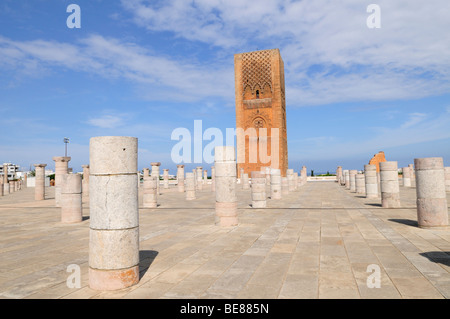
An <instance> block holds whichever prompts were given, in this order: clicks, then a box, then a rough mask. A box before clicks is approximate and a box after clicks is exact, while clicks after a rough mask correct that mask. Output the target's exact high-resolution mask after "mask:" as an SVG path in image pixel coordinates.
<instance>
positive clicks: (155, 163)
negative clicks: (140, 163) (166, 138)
mask: <svg viewBox="0 0 450 319" xmlns="http://www.w3.org/2000/svg"><path fill="white" fill-rule="evenodd" d="M150 165H151V166H161V162H153V163H150Z"/></svg>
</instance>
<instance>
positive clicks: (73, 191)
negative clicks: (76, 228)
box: [61, 174, 89, 223]
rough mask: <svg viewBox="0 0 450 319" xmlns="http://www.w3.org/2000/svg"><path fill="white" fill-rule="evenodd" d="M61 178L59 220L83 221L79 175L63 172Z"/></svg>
mask: <svg viewBox="0 0 450 319" xmlns="http://www.w3.org/2000/svg"><path fill="white" fill-rule="evenodd" d="M61 179H62V183H61V222H62V223H80V222H82V221H83V208H82V207H83V206H82V198H81V189H82V181H81V175H80V174H65V175H62V176H61ZM88 185H89V184H88Z"/></svg>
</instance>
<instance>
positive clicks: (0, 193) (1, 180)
mask: <svg viewBox="0 0 450 319" xmlns="http://www.w3.org/2000/svg"><path fill="white" fill-rule="evenodd" d="M0 196H3V178H2V179H0Z"/></svg>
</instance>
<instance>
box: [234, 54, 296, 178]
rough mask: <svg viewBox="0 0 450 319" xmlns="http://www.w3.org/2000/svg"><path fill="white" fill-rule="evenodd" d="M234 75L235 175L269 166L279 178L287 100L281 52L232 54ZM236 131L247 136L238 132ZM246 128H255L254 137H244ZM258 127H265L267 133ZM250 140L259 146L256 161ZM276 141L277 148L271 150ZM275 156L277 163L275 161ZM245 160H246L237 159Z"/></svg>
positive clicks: (285, 163)
mask: <svg viewBox="0 0 450 319" xmlns="http://www.w3.org/2000/svg"><path fill="white" fill-rule="evenodd" d="M234 72H235V91H236V128H237V129H238V130H237V134H236V135H237V140H238V141H237V156H238V164H237V166H238V167H237V168H238V174H239V175H240V169H241V168H243V169H244V173H248V174H250V172H252V171H260V170H261V168H262V167H268V166H270V167H271V168H277V169H280V170H281V175H282V176H286V169H287V168H288V153H287V133H286V101H285V87H284V63H283V60H282V59H281V55H280V50H279V49H272V50H262V51H254V52H247V53H240V54H235V55H234ZM239 128H242V129H243V130H244V132H246V133H245V134H242V133H240V131H239ZM249 128H254V129H256V132H257V136H256V137H254V136H251V135H247V132H248V131H249V130H248V129H249ZM260 128H266V129H267V134H265V133H264V130H260ZM272 128H274V129H278V134H273V132H274V131H273V130H271V129H272ZM261 132H263V133H264V134H262V133H261ZM266 136H267V138H266ZM251 140H253V142H257V145H258V147H257V152H258V156H256V158H257V160H256V161H255V160H254V158H255V154H253V153H254V150H255V148H252V147H251V144H250V141H251ZM276 142H277V143H278V147H274V145H275V144H274V143H276ZM264 148H266V149H267V152H266V150H264ZM272 149H274V152H273V153H274V154H272ZM277 149H278V152H277ZM275 153H277V154H275ZM266 155H267V156H266ZM244 156H245V157H244ZM274 156H276V157H277V160H274ZM252 157H253V159H252ZM244 158H245V161H243V160H241V161H240V160H239V159H244ZM239 177H240V176H239Z"/></svg>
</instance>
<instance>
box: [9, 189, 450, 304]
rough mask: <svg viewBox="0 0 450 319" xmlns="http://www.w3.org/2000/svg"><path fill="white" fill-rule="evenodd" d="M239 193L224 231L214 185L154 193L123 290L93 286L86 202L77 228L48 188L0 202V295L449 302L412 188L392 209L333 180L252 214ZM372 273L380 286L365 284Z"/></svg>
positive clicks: (446, 234) (449, 246)
mask: <svg viewBox="0 0 450 319" xmlns="http://www.w3.org/2000/svg"><path fill="white" fill-rule="evenodd" d="M237 188H238V208H239V225H238V226H237V227H227V228H220V227H217V226H215V225H214V219H215V216H214V215H215V213H214V203H215V197H214V193H212V192H211V191H210V185H205V186H204V187H203V190H202V191H201V192H197V199H196V200H193V201H186V200H185V194H184V193H178V191H177V189H176V186H173V185H171V186H170V188H169V189H161V191H162V195H161V196H159V197H158V203H159V207H158V208H156V209H144V208H140V210H139V220H140V230H139V233H140V267H139V272H140V281H139V283H138V284H137V285H135V286H133V287H129V288H127V289H122V290H119V291H95V290H92V289H90V288H89V286H88V251H89V249H88V243H89V202H88V201H84V202H83V216H84V218H83V222H81V223H78V224H68V225H65V224H61V223H60V209H59V208H56V207H55V205H54V204H55V199H54V187H49V188H46V198H47V199H46V200H44V201H35V200H34V193H33V192H34V188H26V189H23V190H21V191H19V192H15V193H13V194H9V195H6V196H3V197H0V232H1V236H0V298H46V299H54V298H66V299H67V298H68V299H87V298H95V299H102V298H170V299H175V298H187V299H195V298H212V299H214V298H226V299H229V298H244V299H253V298H261V299H265V298H270V299H272V298H281V299H304V298H308V299H310V298H311V299H312V298H314V299H317V298H319V299H323V298H348V299H353V298H368V299H372V298H374V299H383V298H408V299H409V298H433V299H441V298H450V229H448V228H447V229H421V228H418V227H417V221H416V218H417V216H416V208H415V188H414V187H412V188H404V187H401V188H400V189H401V192H400V195H401V201H402V207H401V208H398V209H383V208H381V205H380V200H379V199H366V198H365V197H363V196H361V195H358V194H356V193H352V192H350V191H349V190H345V189H344V188H343V187H340V186H338V185H337V183H334V182H314V183H312V182H311V183H307V184H306V185H304V186H302V187H300V189H299V190H298V191H295V192H291V193H290V194H289V195H286V196H284V198H283V199H282V200H278V201H276V200H271V199H268V200H267V206H268V207H267V208H265V209H252V208H251V207H250V203H251V198H250V190H242V189H241V186H240V185H238V186H237ZM140 193H141V190H140ZM267 194H269V192H267ZM447 199H448V202H449V203H450V194H448V196H447ZM140 203H142V194H140ZM69 265H78V266H79V267H80V272H81V287H80V288H69V287H68V285H67V280H68V278H69V276H70V275H71V273H70V272H67V267H68V266H69ZM370 265H372V266H373V265H375V266H378V267H379V270H380V274H381V275H380V288H369V287H368V285H367V282H368V278H369V276H370V275H371V274H372V272H371V271H368V266H370Z"/></svg>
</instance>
